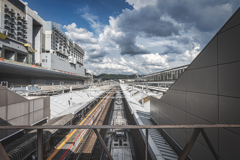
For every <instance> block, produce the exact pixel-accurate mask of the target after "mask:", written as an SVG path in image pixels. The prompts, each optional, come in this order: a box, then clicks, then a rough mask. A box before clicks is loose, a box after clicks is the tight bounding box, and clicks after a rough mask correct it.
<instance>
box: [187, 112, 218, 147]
mask: <svg viewBox="0 0 240 160" xmlns="http://www.w3.org/2000/svg"><path fill="white" fill-rule="evenodd" d="M187 124H190V125H191V124H212V123H210V122H208V121H205V120H204V119H201V118H199V117H196V116H194V115H191V114H189V113H187ZM186 130H187V133H188V134H189V135H191V134H192V132H193V129H186ZM204 130H205V132H206V134H207V136H208V137H209V139H210V141H211V143H212V145H213V146H214V148H215V149H216V150H217V149H218V129H215V128H214V129H204ZM198 141H200V142H201V143H203V144H204V145H205V146H207V144H206V142H205V141H204V139H203V137H202V136H199V137H198Z"/></svg>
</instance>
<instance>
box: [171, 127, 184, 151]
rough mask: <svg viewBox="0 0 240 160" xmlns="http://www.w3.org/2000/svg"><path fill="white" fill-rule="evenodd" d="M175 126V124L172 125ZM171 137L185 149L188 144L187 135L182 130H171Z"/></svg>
mask: <svg viewBox="0 0 240 160" xmlns="http://www.w3.org/2000/svg"><path fill="white" fill-rule="evenodd" d="M172 125H174V124H172ZM170 136H171V137H172V138H173V139H174V140H175V141H176V142H177V144H178V145H179V146H180V147H181V148H184V146H185V145H186V143H187V133H186V132H185V131H184V130H182V129H170Z"/></svg>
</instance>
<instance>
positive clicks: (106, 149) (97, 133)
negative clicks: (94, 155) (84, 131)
mask: <svg viewBox="0 0 240 160" xmlns="http://www.w3.org/2000/svg"><path fill="white" fill-rule="evenodd" d="M93 130H94V132H95V134H96V135H97V137H98V139H99V141H100V143H101V144H102V146H103V149H104V150H105V152H106V153H107V155H108V158H109V159H110V160H113V158H112V156H111V154H110V152H109V151H108V148H107V146H106V144H105V142H104V141H103V139H102V137H101V135H100V134H99V132H98V131H97V129H93Z"/></svg>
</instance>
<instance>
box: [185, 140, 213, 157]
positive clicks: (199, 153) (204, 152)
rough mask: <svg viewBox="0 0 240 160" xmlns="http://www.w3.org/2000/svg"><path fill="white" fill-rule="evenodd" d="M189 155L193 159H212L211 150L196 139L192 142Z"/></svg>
mask: <svg viewBox="0 0 240 160" xmlns="http://www.w3.org/2000/svg"><path fill="white" fill-rule="evenodd" d="M189 155H190V156H191V158H192V159H194V160H213V159H214V157H213V155H212V153H211V151H210V150H209V149H208V148H207V147H205V146H204V145H202V144H201V143H200V142H198V141H196V142H195V143H194V145H193V147H192V149H191V151H190V153H189Z"/></svg>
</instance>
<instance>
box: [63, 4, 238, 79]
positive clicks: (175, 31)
mask: <svg viewBox="0 0 240 160" xmlns="http://www.w3.org/2000/svg"><path fill="white" fill-rule="evenodd" d="M126 2H127V3H129V4H130V5H132V6H133V9H132V10H130V9H123V11H122V13H121V14H120V15H118V16H117V17H111V16H110V17H109V24H108V25H106V26H104V25H103V24H102V23H101V22H100V21H99V17H98V16H96V15H93V14H92V13H91V12H90V9H89V8H88V7H84V8H83V9H81V10H79V11H78V13H79V14H81V16H82V17H83V18H85V19H86V20H87V22H88V23H89V24H90V26H91V28H92V29H94V31H93V33H92V32H89V31H87V30H86V29H84V28H78V27H77V25H76V24H75V23H72V24H69V25H67V26H64V28H65V29H66V30H67V33H66V34H67V35H69V36H70V37H71V38H72V39H73V40H75V41H77V42H78V43H79V44H80V45H81V46H82V47H83V49H85V50H86V58H85V67H86V68H87V70H89V72H91V73H93V74H101V73H112V74H121V73H123V74H140V75H141V74H148V73H152V72H157V71H159V70H164V69H169V68H172V67H177V66H180V65H185V64H189V63H191V61H192V60H193V59H194V58H195V57H196V56H197V55H198V54H199V51H200V50H201V49H202V48H203V47H204V46H205V45H206V44H207V43H208V42H209V41H210V39H211V38H212V37H213V35H214V34H215V33H216V31H217V30H218V29H219V28H220V27H221V26H222V25H223V23H225V21H226V20H227V19H228V18H229V16H230V15H231V14H232V13H233V11H234V7H235V9H236V6H239V5H240V2H237V1H233V2H231V3H229V2H227V1H218V0H213V1H211V3H206V2H208V1H197V2H195V1H194V2H193V1H185V0H183V1H176V3H172V1H164V0H148V1H146V0H126ZM94 34H95V36H96V34H97V35H98V37H97V36H96V37H97V38H94V37H95V36H94Z"/></svg>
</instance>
